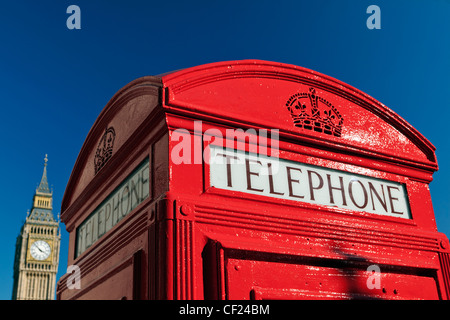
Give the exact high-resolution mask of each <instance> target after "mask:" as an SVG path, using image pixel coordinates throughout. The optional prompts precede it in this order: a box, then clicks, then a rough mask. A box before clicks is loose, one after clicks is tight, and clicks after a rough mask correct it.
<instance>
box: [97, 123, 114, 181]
mask: <svg viewBox="0 0 450 320" xmlns="http://www.w3.org/2000/svg"><path fill="white" fill-rule="evenodd" d="M115 138H116V132H115V131H114V128H113V127H109V128H107V129H105V133H104V134H103V136H102V138H101V139H100V142H99V143H98V147H97V151H96V152H95V158H94V167H95V173H97V172H98V171H99V170H100V169H101V168H102V167H103V166H104V165H105V164H106V162H107V161H108V160H109V158H111V156H112V153H113V147H114V140H115Z"/></svg>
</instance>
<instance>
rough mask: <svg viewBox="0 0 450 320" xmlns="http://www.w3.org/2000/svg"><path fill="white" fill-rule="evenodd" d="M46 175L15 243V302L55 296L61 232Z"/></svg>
mask: <svg viewBox="0 0 450 320" xmlns="http://www.w3.org/2000/svg"><path fill="white" fill-rule="evenodd" d="M44 161H45V162H44V172H43V174H42V179H41V182H40V184H39V186H38V188H37V189H36V192H35V194H34V197H33V204H32V207H31V211H29V212H28V213H27V218H26V220H25V223H24V225H23V226H22V229H21V231H20V234H19V236H18V237H17V241H16V254H15V260H14V284H13V293H12V299H13V300H52V299H54V296H55V287H56V273H57V271H58V263H59V245H60V240H61V233H60V230H59V221H57V220H55V218H54V217H53V213H52V201H53V192H52V191H51V190H50V188H49V186H48V181H47V161H48V160H47V155H45V159H44Z"/></svg>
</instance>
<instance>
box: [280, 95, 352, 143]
mask: <svg viewBox="0 0 450 320" xmlns="http://www.w3.org/2000/svg"><path fill="white" fill-rule="evenodd" d="M286 107H287V109H288V111H289V112H290V113H291V117H292V120H293V121H294V125H295V126H296V127H299V128H304V129H308V130H314V131H317V132H323V133H326V134H329V135H334V136H336V137H340V136H341V129H342V123H343V122H344V119H343V118H342V116H341V115H340V114H339V112H338V111H337V110H336V108H335V107H334V106H333V105H332V104H331V103H330V102H328V101H327V100H325V99H324V98H322V97H319V96H317V95H316V90H315V89H314V88H309V92H308V93H296V94H294V95H293V96H291V97H290V98H289V100H288V101H287V102H286Z"/></svg>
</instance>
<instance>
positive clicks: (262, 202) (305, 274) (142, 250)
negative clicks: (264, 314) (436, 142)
mask: <svg viewBox="0 0 450 320" xmlns="http://www.w3.org/2000/svg"><path fill="white" fill-rule="evenodd" d="M434 150H435V149H434V147H433V145H432V144H431V143H430V142H429V141H428V140H427V139H425V138H424V137H423V136H422V135H421V134H420V133H419V132H417V131H416V130H415V129H414V128H413V127H412V126H411V125H409V124H408V123H407V122H406V121H404V120H403V119H402V118H401V117H399V116H398V115H397V114H395V113H394V112H393V111H392V110H390V109H389V108H387V107H386V106H384V105H383V104H381V103H380V102H378V101H376V100H375V99H373V98H371V97H370V96H368V95H366V94H364V93H363V92H360V91H359V90H357V89H355V88H353V87H351V86H349V85H347V84H345V83H342V82H340V81H338V80H336V79H333V78H331V77H328V76H325V75H322V74H320V73H317V72H314V71H311V70H308V69H305V68H301V67H297V66H293V65H286V64H281V63H273V62H267V61H256V60H245V61H231V62H220V63H213V64H208V65H202V66H198V67H193V68H189V69H185V70H181V71H176V72H172V73H169V74H166V75H162V76H156V77H143V78H140V79H137V80H135V81H133V82H131V83H130V84H128V85H126V86H125V87H124V88H122V89H121V90H120V91H119V92H117V93H116V94H115V95H114V96H113V97H112V99H111V100H110V101H109V102H108V104H107V105H106V107H105V108H104V110H103V111H102V112H101V114H100V115H99V117H98V119H97V120H96V122H95V124H94V125H93V127H92V129H91V131H90V132H89V134H88V136H87V138H86V141H85V143H84V145H83V147H82V149H81V151H80V154H79V157H78V159H77V161H76V163H75V166H74V169H73V172H72V175H71V177H70V180H69V183H68V185H67V188H66V192H65V195H64V199H63V202H62V212H63V213H62V215H61V219H62V221H63V222H64V223H65V225H66V228H67V230H68V232H69V233H70V241H69V257H68V265H75V266H77V267H78V268H79V269H78V270H79V271H80V277H79V279H78V280H80V283H79V287H75V286H71V285H70V284H71V281H73V275H72V274H66V275H65V276H63V277H62V278H61V279H60V281H59V283H58V288H57V297H58V299H352V298H356V299H365V298H376V299H449V297H450V273H449V272H450V270H449V268H450V262H449V242H448V240H447V238H446V237H445V235H443V234H442V233H439V232H438V231H437V227H436V223H435V218H434V213H433V208H432V203H431V197H430V192H429V187H428V184H429V183H430V182H431V181H432V175H433V173H434V172H435V171H436V170H437V169H438V166H437V161H436V157H435V153H434Z"/></svg>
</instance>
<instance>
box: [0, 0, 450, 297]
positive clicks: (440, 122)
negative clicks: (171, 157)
mask: <svg viewBox="0 0 450 320" xmlns="http://www.w3.org/2000/svg"><path fill="white" fill-rule="evenodd" d="M72 4H75V5H78V6H79V7H80V9H81V30H69V29H68V28H67V27H66V20H67V18H68V17H69V15H68V14H67V13H66V9H67V7H68V6H69V5H72ZM372 4H375V5H378V6H379V7H380V9H381V29H380V30H369V29H368V28H367V27H366V20H367V18H368V17H369V14H367V13H366V9H367V7H368V6H369V5H372ZM449 17H450V1H448V0H428V1H426V0H422V1H419V0H409V1H402V0H396V1H381V0H371V1H365V0H354V1H350V0H349V1H332V0H329V1H325V0H315V1H301V0H296V1H286V0H277V1H265V0H258V1H256V0H255V1H253V0H240V1H238V0H228V1H214V0H209V1H195V0H193V1H138V0H128V1H117V0H116V1H111V0H110V1H100V0H90V1H81V0H71V1H63V0H59V1H49V0H40V1H31V0H29V1H24V0H15V1H1V2H0V99H1V100H0V101H1V102H0V108H1V118H0V119H1V120H0V121H1V125H0V137H1V139H0V150H2V151H1V155H0V170H1V172H0V173H1V177H2V183H1V184H0V201H1V204H2V207H1V208H2V209H1V217H2V221H3V223H2V224H1V225H0V241H1V243H2V247H3V252H2V254H1V256H0V281H1V282H0V299H10V298H11V292H12V274H13V262H14V249H15V241H16V237H17V235H18V234H19V231H20V227H21V225H22V223H23V222H24V219H25V217H26V212H27V210H28V209H30V207H31V200H32V196H33V194H34V190H35V188H36V187H37V184H38V183H39V181H40V178H41V175H42V170H43V163H44V162H43V159H44V155H45V154H48V157H49V162H48V179H49V183H50V184H51V185H53V189H54V213H55V215H56V214H57V213H58V212H60V207H61V199H62V196H63V194H64V189H65V187H66V184H67V181H68V179H69V176H70V173H71V171H72V168H73V165H74V163H75V160H76V158H77V156H78V152H79V151H80V149H81V146H82V144H83V142H84V139H85V138H86V135H87V133H88V131H89V129H90V128H91V126H92V124H93V123H94V121H95V119H96V118H97V116H98V114H99V113H100V111H101V110H102V108H103V107H104V106H105V104H106V103H107V102H108V100H109V99H110V98H111V97H112V96H113V95H114V93H115V92H116V91H117V90H119V89H120V88H121V87H122V86H124V85H125V84H127V83H128V82H130V81H132V80H134V79H136V78H138V77H141V76H145V75H157V74H160V73H164V72H168V71H171V70H177V69H182V68H187V67H191V66H195V65H199V64H204V63H210V62H216V61H224V60H239V59H252V58H254V59H262V60H270V61H276V62H284V63H289V64H295V65H298V66H302V67H306V68H309V69H312V70H315V71H318V72H321V73H324V74H326V75H329V76H332V77H334V78H337V79H339V80H341V81H343V82H346V83H348V84H350V85H352V86H354V87H356V88H358V89H360V90H362V91H364V92H366V93H367V94H369V95H371V96H372V97H374V98H375V99H377V100H379V101H380V102H382V103H383V104H385V105H386V106H388V107H389V108H391V109H392V110H394V111H395V112H396V113H397V114H399V115H400V116H401V117H403V118H404V119H405V120H406V121H408V122H409V123H410V124H411V125H413V126H414V127H415V128H416V129H417V130H418V131H419V132H421V133H422V134H423V135H424V136H425V137H426V138H427V139H429V140H430V141H431V143H433V144H434V145H435V146H436V148H437V150H436V154H437V158H438V162H439V167H440V170H439V171H438V172H437V173H436V174H435V175H434V181H433V182H432V183H431V185H430V189H431V195H432V199H433V206H434V210H435V215H436V222H437V225H438V230H439V231H440V232H444V233H446V234H447V236H450V204H449V201H448V195H449V191H450V190H449V184H448V182H447V181H448V180H450V150H449V148H448V147H449V136H450V135H449V131H448V128H449V122H448V121H449V119H450V111H449V109H450V108H449V106H450V79H449V78H450V36H449V35H450V19H449ZM67 245H68V235H67V233H66V232H65V229H64V226H63V238H62V250H61V257H60V268H59V269H60V271H59V274H58V278H59V277H60V276H61V275H63V274H64V273H65V271H66V268H67Z"/></svg>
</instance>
